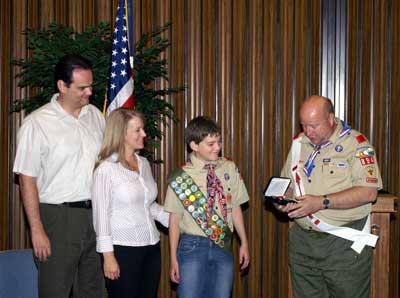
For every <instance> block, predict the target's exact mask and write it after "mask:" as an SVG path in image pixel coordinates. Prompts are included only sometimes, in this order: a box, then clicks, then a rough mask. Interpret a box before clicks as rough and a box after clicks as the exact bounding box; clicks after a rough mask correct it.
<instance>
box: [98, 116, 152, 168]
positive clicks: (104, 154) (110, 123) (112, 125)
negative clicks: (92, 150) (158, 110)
mask: <svg viewBox="0 0 400 298" xmlns="http://www.w3.org/2000/svg"><path fill="white" fill-rule="evenodd" d="M135 117H136V118H139V119H140V120H142V121H143V125H144V123H145V118H144V115H143V114H142V113H141V112H138V111H135V110H132V109H125V108H119V109H116V110H114V111H112V112H111V113H110V115H109V116H108V118H107V124H106V129H105V132H104V139H103V144H102V145H101V149H100V153H99V160H98V161H97V163H96V166H95V168H97V167H98V166H99V165H100V164H101V163H102V162H103V161H104V160H106V159H107V158H109V157H110V156H111V155H112V154H114V153H117V154H118V160H117V161H118V162H121V163H122V164H124V165H127V162H126V159H125V135H126V131H127V128H128V122H129V121H130V120H131V119H132V118H135Z"/></svg>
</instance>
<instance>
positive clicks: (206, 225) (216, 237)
mask: <svg viewBox="0 0 400 298" xmlns="http://www.w3.org/2000/svg"><path fill="white" fill-rule="evenodd" d="M168 184H169V186H170V187H171V189H172V190H173V191H174V193H175V194H176V196H177V197H178V199H179V201H180V202H181V204H182V205H183V207H184V208H185V210H186V211H187V212H189V213H190V215H191V216H192V218H193V220H194V221H195V222H196V224H197V225H198V226H199V227H200V229H201V230H202V231H203V232H204V234H205V235H206V236H207V237H208V238H210V239H211V241H213V242H214V243H215V244H217V245H218V246H219V247H221V248H223V249H224V250H225V251H227V252H229V253H230V254H232V231H231V230H230V228H229V226H228V224H227V222H226V221H225V220H224V219H222V218H221V217H220V216H219V215H218V214H217V213H215V211H214V209H213V210H212V213H211V214H210V217H209V220H207V213H208V212H207V211H208V202H207V199H206V198H205V197H204V194H203V193H202V191H201V190H200V189H199V187H198V186H197V185H196V183H195V182H194V180H193V178H192V177H190V176H189V174H188V173H186V172H185V171H184V170H183V169H182V168H178V169H176V170H175V171H173V172H172V173H171V174H170V175H169V177H168Z"/></svg>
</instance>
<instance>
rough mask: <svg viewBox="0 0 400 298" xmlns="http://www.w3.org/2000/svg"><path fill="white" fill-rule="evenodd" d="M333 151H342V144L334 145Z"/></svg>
mask: <svg viewBox="0 0 400 298" xmlns="http://www.w3.org/2000/svg"><path fill="white" fill-rule="evenodd" d="M335 151H336V152H342V151H343V146H342V145H337V146H336V147H335Z"/></svg>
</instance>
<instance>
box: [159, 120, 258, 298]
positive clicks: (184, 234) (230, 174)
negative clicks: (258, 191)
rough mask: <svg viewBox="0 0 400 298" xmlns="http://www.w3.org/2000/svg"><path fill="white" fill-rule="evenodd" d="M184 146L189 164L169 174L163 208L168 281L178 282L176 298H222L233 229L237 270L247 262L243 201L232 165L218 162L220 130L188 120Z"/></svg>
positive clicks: (229, 278) (228, 281) (228, 285)
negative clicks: (237, 245)
mask: <svg viewBox="0 0 400 298" xmlns="http://www.w3.org/2000/svg"><path fill="white" fill-rule="evenodd" d="M185 141H186V144H187V145H188V147H190V149H191V151H192V152H191V154H190V156H189V162H188V163H187V164H185V165H183V166H182V167H181V168H178V169H177V170H175V171H174V172H172V173H171V174H170V176H169V187H168V190H167V195H166V199H165V205H164V209H165V210H166V211H168V212H171V215H170V223H169V236H170V237H169V238H170V255H171V268H170V276H171V280H172V281H173V282H175V283H179V285H178V297H185V298H188V297H189V298H190V297H209V298H213V297H215V298H224V297H226V298H228V297H230V295H231V290H232V283H233V256H232V247H231V237H232V232H233V229H234V228H235V229H236V231H237V233H238V235H239V238H240V242H241V245H240V252H239V255H240V263H241V265H242V266H241V269H244V268H246V267H247V266H248V264H249V260H250V258H249V249H248V245H247V237H246V232H245V228H244V223H243V214H242V210H241V207H240V205H241V204H243V203H244V202H246V201H248V199H249V197H248V194H247V190H246V187H245V185H244V183H243V180H242V179H241V177H240V174H239V173H238V171H237V168H236V166H235V164H234V163H233V162H232V161H230V160H228V159H226V158H221V157H219V153H220V151H221V129H220V128H219V126H218V125H217V124H216V123H215V122H214V121H213V120H211V119H210V118H208V117H197V118H194V119H193V120H192V121H190V122H189V124H188V126H187V128H186V129H185ZM178 243H179V247H178Z"/></svg>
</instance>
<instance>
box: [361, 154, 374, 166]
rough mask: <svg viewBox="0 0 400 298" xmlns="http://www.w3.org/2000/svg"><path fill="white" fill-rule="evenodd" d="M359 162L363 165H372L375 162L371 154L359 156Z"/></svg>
mask: <svg viewBox="0 0 400 298" xmlns="http://www.w3.org/2000/svg"><path fill="white" fill-rule="evenodd" d="M360 162H361V164H362V165H363V166H367V165H373V164H374V163H375V160H374V157H373V156H366V157H363V158H360Z"/></svg>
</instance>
